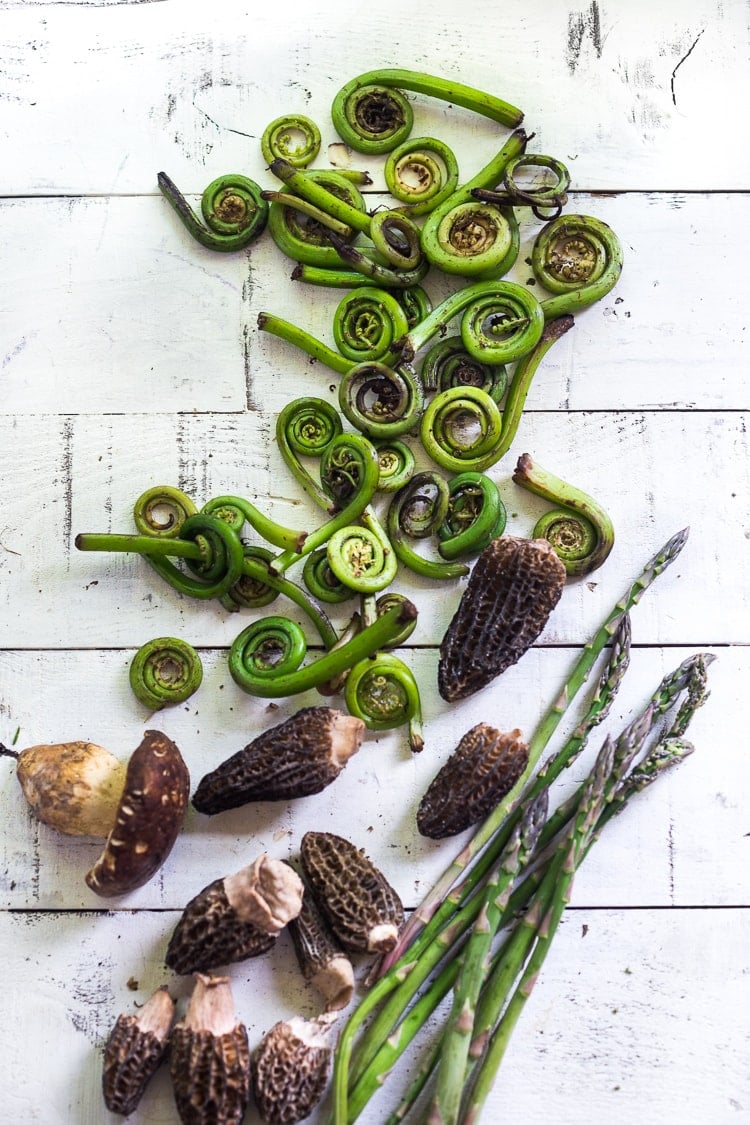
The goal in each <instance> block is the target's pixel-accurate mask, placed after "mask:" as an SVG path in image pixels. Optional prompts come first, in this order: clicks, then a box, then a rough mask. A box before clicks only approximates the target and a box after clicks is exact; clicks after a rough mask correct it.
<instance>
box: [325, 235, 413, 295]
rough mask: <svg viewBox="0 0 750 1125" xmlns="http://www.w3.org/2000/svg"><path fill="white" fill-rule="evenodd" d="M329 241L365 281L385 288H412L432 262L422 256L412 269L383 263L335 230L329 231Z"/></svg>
mask: <svg viewBox="0 0 750 1125" xmlns="http://www.w3.org/2000/svg"><path fill="white" fill-rule="evenodd" d="M328 241H329V242H330V243H331V246H333V247H335V249H336V253H337V254H338V255H339V258H340V259H341V261H342V262H344V263H345V264H346V265H347V266H350V267H351V269H352V270H356V271H358V272H359V275H360V276H361V277H362V278H364V279H365V281H368V280H369V281H370V282H375V283H376V284H378V285H382V286H383V287H384V288H391V289H411V288H413V287H414V286H415V285H418V284H419V282H420V281H422V280H423V278H424V276H425V274H426V273H427V271H428V269H429V268H430V263H429V262H428V261H427V259H426V258H421V259H420V261H419V262H418V263H417V265H416V266H414V267H413V268H411V269H407V268H401V267H398V266H388V265H382V264H381V263H380V262H377V261H375V260H374V259H373V258H371V257H370V256H369V255H368V254H365V253H364V252H363V251H362V250H360V249H359V248H358V247H357V246H350V245H349V244H348V243H346V242H344V240H343V238H341V237H340V236H339V235H337V234H336V233H335V231H329V232H328Z"/></svg>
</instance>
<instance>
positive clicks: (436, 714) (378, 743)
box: [0, 646, 750, 909]
mask: <svg viewBox="0 0 750 1125" xmlns="http://www.w3.org/2000/svg"><path fill="white" fill-rule="evenodd" d="M695 651H697V650H696V649H693V648H690V649H684V648H681V647H680V648H672V647H670V648H666V649H651V648H638V649H637V650H636V651H635V652H634V654H633V660H632V666H631V669H630V671H629V673H628V676H627V677H626V680H625V684H624V686H623V690H622V693H621V697H620V698H619V699H618V701H617V703H616V706H615V708H614V710H613V714H612V717H611V719H610V720H609V721H608V723H607V726H606V728H605V730H608V731H610V732H611V733H612V734H617V733H618V731H619V730H620V729H621V728H622V726H623V725H624V724H625V723H627V722H629V721H630V720H631V719H632V718H633V716H634V715H635V714H636V713H637V711H638V710H640V709H641V708H642V707H643V706H644V705H645V704H646V702H647V700H648V699H649V697H650V696H651V694H652V692H653V691H654V690H655V689H656V687H657V685H658V683H659V681H660V680H661V678H662V676H663V675H664V674H665V673H666V672H669V671H671V670H672V669H673V668H675V667H676V666H677V665H678V664H679V663H680V662H681V661H682V660H683V659H685V658H686V657H687V656H691V655H693V654H694V652H695ZM716 653H717V655H718V659H717V660H716V662H715V663H714V664H713V665H712V666H711V669H710V683H711V689H712V697H711V700H710V703H709V705H708V706H707V707H706V708H705V709H704V710H703V711H701V712H699V713H698V714H697V716H696V718H695V721H694V723H693V725H692V726H691V729H690V733H689V737H690V738H691V739H692V740H693V741H694V743H695V745H696V747H697V752H696V754H695V755H694V756H693V757H692V758H691V759H690V760H689V761H687V762H686V763H685V764H684V765H683V766H682V768H681V769H679V770H675V771H674V773H673V775H671V776H669V777H665V778H663V779H662V780H660V781H659V783H658V784H656V785H655V786H654V787H653V789H651V790H649V792H648V793H647V794H644V795H643V796H640V797H639V798H638V799H637V800H636V801H635V802H634V804H633V806H632V807H631V808H629V809H628V810H627V811H626V812H624V813H623V815H622V816H621V817H620V818H619V819H618V820H616V821H615V822H614V823H613V824H612V825H611V826H609V827H608V828H607V831H606V834H605V835H604V837H603V840H602V844H601V846H600V847H599V848H596V849H594V852H593V854H592V856H591V857H590V859H589V860H587V863H586V865H585V867H584V869H583V872H582V873H581V875H580V877H579V882H578V884H577V887H576V894H575V898H574V902H575V903H576V905H582V906H631V905H643V904H649V905H656V906H669V905H675V904H677V905H683V906H694V905H697V904H700V903H705V904H713V905H738V904H746V903H747V902H748V892H749V891H750V887H749V886H748V880H747V874H746V864H745V862H744V858H743V849H742V847H741V840H742V837H743V835H744V833H745V830H746V825H745V822H744V820H743V810H744V809H745V808H746V807H747V801H748V799H750V789H749V788H748V785H749V783H748V780H747V771H746V770H744V767H743V765H742V753H743V750H742V746H741V740H738V739H737V738H736V737H735V736H734V735H733V732H735V731H736V730H738V729H740V728H741V724H742V722H743V710H742V708H743V701H744V695H743V689H742V686H741V685H742V684H743V683H744V682H745V677H746V676H747V674H748V672H750V664H749V662H750V655H748V651H747V648H746V647H744V646H740V647H737V648H731V647H729V648H719V649H717V650H716ZM201 655H202V659H203V663H204V669H205V671H204V681H203V684H202V686H201V688H200V689H199V691H198V692H197V693H196V694H195V695H194V696H193V697H192V699H190V700H189V701H188V702H187V703H186V704H184V705H182V706H180V707H177V708H172V709H166V710H164V711H161V712H157V713H156V714H149V713H148V712H147V711H146V709H145V708H144V707H143V706H142V705H141V704H140V703H138V702H137V701H136V700H135V698H134V697H133V696H132V694H131V691H130V687H129V684H128V681H127V669H128V666H129V663H130V660H131V658H132V652H131V651H129V650H125V651H107V652H105V651H94V652H71V651H67V652H63V653H60V654H59V655H58V656H57V657H55V658H53V657H52V656H51V655H50V654H44V653H35V652H25V651H20V652H3V653H0V699H2V700H3V706H2V727H1V728H0V740H2V741H3V742H4V743H5V744H6V745H9V744H10V743H11V742H12V741H13V738H14V736H15V737H16V743H15V744H16V748H17V749H19V750H20V749H21V748H22V747H25V746H29V745H34V744H36V743H39V742H61V741H68V740H74V739H84V740H88V741H92V742H97V743H99V744H100V745H103V746H105V747H107V749H109V750H110V751H111V752H112V753H114V754H115V755H116V756H117V757H119V758H121V759H123V760H125V759H127V758H128V757H129V755H130V754H131V753H132V751H133V750H134V749H135V747H136V746H137V744H138V743H139V742H140V740H141V737H142V734H143V730H144V728H149V729H158V730H163V731H165V733H167V734H168V735H169V736H170V737H171V738H173V739H174V740H175V742H176V743H177V745H178V746H179V747H180V748H181V750H182V753H183V755H184V757H185V760H186V762H187V764H188V767H189V769H190V773H191V778H192V788H193V789H194V788H195V786H196V785H197V783H198V781H199V780H200V778H201V777H202V776H203V775H204V774H205V773H206V772H208V771H209V770H211V769H213V768H214V767H215V766H216V765H218V763H219V762H220V761H223V760H224V759H225V758H228V757H229V756H230V755H231V754H234V753H235V752H237V751H238V750H240V749H241V748H242V747H243V746H244V745H246V744H247V743H248V742H249V741H250V739H251V738H253V737H255V735H257V734H258V733H260V732H261V731H263V730H266V729H268V728H269V727H271V726H273V725H275V724H276V723H279V722H281V721H282V720H283V719H285V718H287V717H288V716H290V715H292V714H293V713H295V712H296V711H297V709H298V708H300V707H302V706H321V705H331V706H341V705H342V704H341V699H340V697H334V698H333V699H330V700H326V699H322V698H321V697H320V696H319V695H318V694H317V693H316V692H314V691H310V692H307V693H305V694H303V695H301V696H297V697H293V698H290V699H286V700H282V701H279V705H278V707H274V706H272V707H270V708H269V704H268V702H267V701H265V700H258V699H251V698H250V697H248V696H245V695H243V694H242V693H241V692H240V691H239V690H238V689H237V688H236V686H235V685H234V683H233V682H232V680H231V678H230V676H229V674H228V671H227V667H226V661H225V654H224V653H223V652H218V651H216V650H209V651H205V650H203V651H202V652H201ZM575 655H576V653H575V651H574V650H573V651H572V650H570V649H555V648H553V649H544V650H539V649H536V650H532V651H531V652H530V653H528V654H527V655H526V656H525V657H524V658H523V660H522V661H521V662H520V663H519V664H518V665H516V666H515V667H513V668H510V669H508V671H507V672H505V673H504V674H503V676H502V677H500V678H499V679H498V680H497V681H496V682H495V683H494V685H492V686H491V687H490V688H488V689H486V690H485V691H484V692H481V693H479V695H477V696H474V697H473V698H471V699H469V700H465V701H464V702H462V703H459V704H452V705H448V704H446V703H445V702H443V701H442V700H440V699H439V698H438V696H437V692H436V690H435V670H436V662H437V660H436V654H435V652H434V651H426V650H411V651H409V652H407V653H405V654H404V656H405V659H406V660H407V662H408V664H409V665H410V666H411V667H412V668H413V670H414V673H415V675H416V677H417V680H418V682H419V684H420V685H421V689H422V696H423V711H424V731H425V743H426V746H425V750H424V751H423V752H422V753H421V754H419V755H413V754H411V753H410V751H409V749H408V746H407V743H406V735H405V731H404V730H403V729H401V730H398V731H394V732H389V733H382V734H376V733H368V734H367V735H366V737H365V742H364V745H363V747H362V748H361V749H360V751H359V753H358V754H357V755H356V756H355V757H354V758H353V759H352V761H351V762H350V763H349V764H348V765H347V768H346V769H345V770H344V771H343V773H342V774H341V775H340V776H339V777H338V778H337V779H336V781H335V782H334V783H333V784H332V785H331V786H329V787H328V788H327V789H326V790H325V791H324V792H322V793H320V794H317V795H315V796H312V797H306V798H303V799H301V800H298V801H293V802H285V801H282V802H262V803H260V804H255V805H252V806H246V807H244V808H240V809H236V810H232V811H230V812H226V813H222V814H220V815H217V816H215V817H206V816H204V815H202V814H198V813H196V812H195V811H194V810H193V809H192V808H191V809H190V810H189V812H188V816H187V819H186V823H185V827H184V830H183V833H182V835H181V836H180V838H179V839H178V841H177V844H176V845H175V848H174V851H173V852H172V855H171V856H170V858H169V859H168V861H167V863H166V865H165V866H164V868H163V869H162V871H161V873H160V874H159V876H158V877H157V878H155V879H154V880H152V882H151V883H149V884H147V885H146V886H145V887H143V888H142V889H141V890H139V891H135V892H133V893H132V894H130V895H127V896H126V897H125V898H124V899H120V900H116V901H115V902H114V903H113V905H114V906H115V907H120V906H127V907H131V906H138V907H147V908H153V907H159V908H163V907H170V908H176V907H182V906H183V905H184V904H185V902H187V901H188V899H189V898H191V897H192V896H193V895H194V894H196V893H197V892H198V891H199V890H200V889H201V888H202V887H203V886H205V885H206V884H208V883H209V882H210V881H211V880H212V879H214V878H219V877H221V876H223V875H228V874H230V873H231V872H232V871H234V870H238V869H239V868H240V867H242V866H244V865H245V864H246V863H249V862H251V861H252V860H253V859H254V858H255V857H256V855H258V854H260V852H262V851H264V850H265V851H268V852H269V854H271V855H273V856H276V857H278V858H284V857H286V856H288V855H289V854H294V853H295V852H296V850H297V849H298V847H299V842H300V840H301V838H302V835H303V834H304V833H305V832H306V831H309V830H312V829H319V828H324V829H325V830H327V831H332V832H337V833H338V834H340V835H343V836H346V837H348V838H350V839H352V840H354V841H355V842H356V843H357V844H358V846H360V847H363V848H365V850H366V851H367V853H368V854H369V855H370V856H371V857H372V859H373V861H374V862H375V863H376V864H377V865H378V866H380V867H381V868H382V869H383V870H384V871H385V872H386V873H387V875H388V877H389V878H390V879H391V880H392V882H393V883H394V885H395V886H396V887H397V889H398V890H399V893H400V894H401V895H402V897H403V898H404V901H405V902H406V903H407V904H408V905H410V906H415V905H416V904H417V903H418V902H419V901H421V898H422V897H423V895H424V894H425V893H426V892H427V889H428V887H429V886H430V885H432V883H433V882H434V881H435V880H436V879H437V877H438V875H439V874H440V872H441V871H442V870H443V868H444V867H445V866H446V865H447V863H448V862H449V861H450V860H451V859H452V858H453V856H454V855H455V853H456V852H457V851H458V850H459V847H460V845H461V844H462V842H463V841H464V839H468V834H465V835H464V836H462V837H461V839H458V840H450V839H448V840H443V841H433V840H427V839H425V838H423V837H421V836H419V834H418V833H417V831H416V824H415V819H414V818H415V814H416V809H417V806H418V804H419V801H420V799H421V796H422V794H423V793H424V792H425V790H426V788H427V786H428V784H429V782H430V780H431V779H432V777H433V776H434V774H435V773H436V772H437V770H438V769H439V767H440V766H441V765H442V763H443V762H444V761H445V760H446V759H447V757H448V755H449V754H450V753H451V752H452V750H453V749H454V748H455V746H456V745H457V743H458V741H459V739H460V738H461V736H462V735H463V734H464V733H465V732H466V731H467V730H469V729H470V727H472V726H474V724H476V723H478V722H490V723H491V724H493V725H494V726H497V727H499V728H500V729H501V730H511V729H513V728H514V727H518V728H520V729H521V731H522V732H523V734H524V736H525V737H527V738H528V737H530V736H531V734H532V733H533V731H534V729H535V726H536V724H537V722H538V721H539V720H540V719H541V717H542V715H543V714H544V713H545V711H546V709H547V708H548V707H549V706H550V705H551V704H552V702H553V701H554V699H555V698H557V695H558V693H559V690H560V687H561V686H562V684H563V682H564V681H565V679H566V678H567V675H568V672H569V669H570V668H571V667H572V665H573V663H574V660H575ZM581 706H582V701H581V704H580V705H579V706H576V707H575V708H574V709H572V711H571V714H570V717H569V718H568V719H567V720H566V721H565V722H564V723H563V726H562V728H561V730H560V732H559V734H558V736H557V737H556V738H555V740H554V742H553V743H552V748H553V749H554V748H556V747H557V746H559V745H561V744H562V741H563V739H564V737H565V735H566V733H569V732H570V730H572V727H573V726H574V725H575V722H576V721H577V718H576V716H577V715H578V714H579V713H581V711H580V707H581ZM603 737H604V730H603V731H602V733H601V734H599V733H598V732H597V733H596V735H595V736H594V737H593V738H592V740H591V747H590V748H589V749H588V750H587V751H586V753H585V755H584V756H583V757H582V758H581V760H580V762H579V763H577V764H576V765H575V766H574V767H572V768H571V769H570V770H569V771H567V772H566V773H565V774H564V775H563V777H562V779H561V780H560V782H559V783H558V784H557V785H556V787H555V797H554V800H553V803H556V802H557V801H559V800H562V799H564V797H566V796H567V795H569V793H570V792H571V791H572V789H573V788H574V787H575V786H576V785H578V784H579V783H580V781H581V780H582V779H583V777H584V776H585V775H586V773H587V772H588V770H589V769H590V768H591V765H592V763H593V760H594V756H595V753H596V751H597V750H598V748H599V746H600V745H601V742H602V740H603ZM14 774H15V766H14V763H13V762H12V761H11V760H9V759H8V760H5V759H3V760H2V761H0V776H2V792H3V807H4V808H5V809H6V813H7V815H6V817H5V831H4V834H3V839H2V842H1V843H0V872H2V873H3V874H2V879H1V885H2V893H1V894H0V903H1V904H2V905H3V906H5V907H12V908H17V907H31V908H40V907H43V908H60V907H67V908H72V909H75V908H78V907H88V908H95V907H96V906H97V905H99V906H101V905H102V902H101V899H98V898H97V897H96V896H95V895H94V894H92V893H91V892H89V890H88V888H87V887H86V886H85V885H84V882H83V877H84V875H85V873H86V871H87V870H88V869H89V867H90V866H91V865H92V864H93V862H94V860H95V859H96V857H97V855H98V854H99V851H100V848H101V844H100V843H99V842H97V841H95V840H92V839H80V838H79V839H74V838H68V837H63V836H62V835H60V834H59V833H57V832H56V831H54V830H52V829H49V828H47V827H46V826H44V825H40V824H38V823H37V821H36V820H35V819H34V818H33V817H32V816H31V814H30V813H28V811H27V809H26V806H25V804H24V802H23V799H22V796H21V793H20V791H19V788H18V786H17V783H16V780H15V777H14ZM708 826H710V827H708Z"/></svg>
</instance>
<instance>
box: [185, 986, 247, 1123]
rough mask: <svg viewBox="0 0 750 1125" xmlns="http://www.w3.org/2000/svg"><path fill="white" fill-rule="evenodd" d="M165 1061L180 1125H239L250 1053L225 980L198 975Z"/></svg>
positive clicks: (244, 1098)
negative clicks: (169, 1073) (169, 1072)
mask: <svg viewBox="0 0 750 1125" xmlns="http://www.w3.org/2000/svg"><path fill="white" fill-rule="evenodd" d="M169 1059H170V1070H171V1073H172V1085H173V1088H174V1099H175V1104H176V1105H177V1112H178V1114H179V1115H180V1121H182V1122H183V1125H206V1123H207V1122H211V1125H239V1123H240V1122H241V1121H242V1118H243V1117H244V1114H245V1110H246V1109H247V1104H248V1102H249V1100H250V1049H249V1047H248V1042H247V1030H246V1028H245V1027H244V1025H243V1024H241V1023H239V1022H238V1020H237V1017H236V1015H235V1012H234V1002H233V1000H232V991H231V988H230V985H229V979H228V978H227V977H209V976H203V975H202V974H200V973H199V974H197V975H196V983H195V988H194V989H193V993H192V995H191V997H190V1003H189V1005H188V1009H187V1012H186V1013H185V1018H184V1020H181V1021H180V1023H178V1024H177V1025H176V1027H175V1029H174V1031H173V1032H172V1041H171V1050H170V1054H169Z"/></svg>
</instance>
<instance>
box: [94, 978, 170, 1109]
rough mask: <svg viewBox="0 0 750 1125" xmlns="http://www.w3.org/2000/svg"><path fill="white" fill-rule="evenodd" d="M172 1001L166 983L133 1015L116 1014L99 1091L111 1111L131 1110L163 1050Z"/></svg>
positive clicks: (141, 1093)
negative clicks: (100, 1090)
mask: <svg viewBox="0 0 750 1125" xmlns="http://www.w3.org/2000/svg"><path fill="white" fill-rule="evenodd" d="M173 1019H174V1001H173V1000H172V997H171V996H170V995H169V993H168V992H167V989H166V986H163V987H162V988H160V989H158V990H157V991H156V992H155V993H154V995H153V996H152V997H151V998H150V999H149V1000H147V1001H146V1003H145V1004H144V1005H143V1007H142V1008H141V1010H140V1011H139V1012H138V1014H137V1015H121V1016H118V1019H117V1022H116V1023H115V1026H114V1027H113V1028H112V1031H111V1034H110V1036H109V1039H108V1040H107V1044H106V1046H105V1048H104V1070H103V1072H102V1093H103V1095H104V1104H105V1105H106V1107H107V1109H108V1110H110V1112H112V1113H119V1114H121V1115H122V1116H123V1117H127V1116H128V1115H129V1114H131V1113H133V1112H134V1110H135V1109H136V1107H137V1106H138V1103H139V1102H140V1100H141V1098H142V1097H143V1093H144V1091H145V1089H146V1086H147V1085H148V1083H149V1081H150V1080H151V1078H152V1077H153V1075H154V1074H155V1073H156V1071H157V1069H158V1067H159V1064H160V1063H161V1061H162V1059H163V1058H164V1055H165V1053H166V1049H167V1037H168V1035H169V1029H170V1028H171V1026H172V1020H173Z"/></svg>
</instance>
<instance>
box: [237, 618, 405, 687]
mask: <svg viewBox="0 0 750 1125" xmlns="http://www.w3.org/2000/svg"><path fill="white" fill-rule="evenodd" d="M416 615H417V611H416V608H415V607H414V605H413V604H412V603H411V602H406V603H405V604H404V605H401V606H394V607H393V608H392V609H390V610H389V611H388V612H387V613H385V614H384V615H383V616H382V617H379V618H378V619H377V620H376V621H374V622H373V623H372V624H371V625H368V626H367V627H366V628H364V629H362V630H361V631H360V632H358V633H357V634H356V635H355V636H354V637H352V639H351V640H349V641H347V642H346V643H345V644H343V645H341V646H340V647H331V648H330V649H329V651H328V652H326V653H325V655H324V656H321V657H319V658H318V659H317V660H316V661H314V662H313V663H312V664H308V665H305V666H304V667H300V666H299V665H298V666H297V668H296V670H294V671H283V672H279V671H278V660H279V658H286V653H287V651H289V652H290V653H292V651H294V653H296V651H297V648H296V644H297V640H296V638H295V640H294V642H292V643H291V644H289V645H287V641H286V638H285V636H284V635H283V634H282V635H281V636H279V635H278V633H277V631H276V630H277V626H276V624H275V622H274V621H273V619H272V622H273V623H272V625H271V626H270V627H269V633H268V634H267V638H266V639H265V640H264V637H263V633H262V631H260V632H259V630H258V628H257V626H259V625H262V622H255V625H254V626H249V627H248V629H245V630H243V631H242V633H240V635H239V636H238V637H237V638H236V639H235V640H234V642H233V643H232V646H231V648H230V652H229V671H230V673H231V676H232V679H233V680H234V681H235V683H237V684H238V686H239V687H240V688H242V690H243V691H246V692H248V693H249V694H250V695H258V696H262V697H264V698H280V697H282V696H287V695H297V694H298V693H299V692H302V691H307V690H308V689H309V688H313V687H317V685H318V684H323V683H326V682H328V681H329V680H331V679H332V678H333V677H334V676H338V675H340V674H341V673H342V672H344V671H346V669H347V668H351V667H353V666H354V665H355V664H357V663H358V662H359V661H361V660H365V659H366V658H367V657H369V656H371V655H372V653H373V652H377V650H378V649H379V648H381V647H382V646H383V645H387V644H389V643H390V641H391V640H392V638H393V637H394V636H396V635H398V633H399V632H400V630H401V629H402V628H403V625H404V623H405V622H406V621H407V620H411V618H415V617H416ZM250 629H252V633H251V634H249V630H250ZM334 643H335V642H334ZM295 659H296V656H295ZM274 662H276V669H277V670H276V674H275V675H274V674H273V673H272V670H271V669H272V665H273V664H274Z"/></svg>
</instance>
